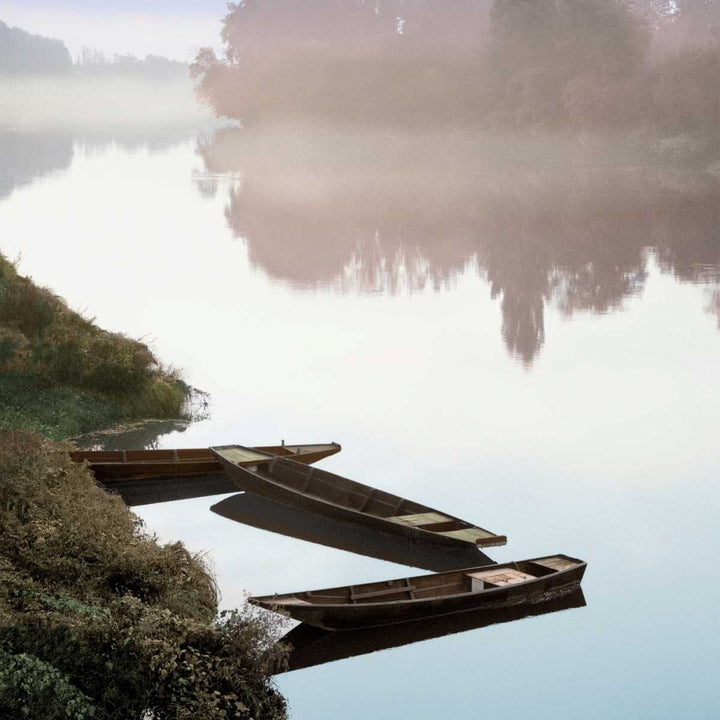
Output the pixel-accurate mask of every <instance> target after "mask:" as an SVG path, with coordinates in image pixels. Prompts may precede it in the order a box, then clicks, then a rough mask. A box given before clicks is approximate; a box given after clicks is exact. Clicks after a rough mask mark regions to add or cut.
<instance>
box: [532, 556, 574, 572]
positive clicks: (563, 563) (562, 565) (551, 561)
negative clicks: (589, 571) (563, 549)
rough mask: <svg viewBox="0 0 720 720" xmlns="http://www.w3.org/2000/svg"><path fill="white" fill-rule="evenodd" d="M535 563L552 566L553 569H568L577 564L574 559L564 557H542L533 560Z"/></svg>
mask: <svg viewBox="0 0 720 720" xmlns="http://www.w3.org/2000/svg"><path fill="white" fill-rule="evenodd" d="M533 563H534V564H535V565H540V566H541V567H546V568H550V569H551V570H566V569H567V568H571V567H574V566H575V565H577V563H576V562H575V561H574V560H570V559H569V558H564V557H547V558H540V559H539V560H533Z"/></svg>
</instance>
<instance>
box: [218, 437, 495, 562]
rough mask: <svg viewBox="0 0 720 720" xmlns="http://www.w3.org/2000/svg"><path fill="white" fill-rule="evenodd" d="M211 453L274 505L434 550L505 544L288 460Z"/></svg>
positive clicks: (242, 451) (236, 450)
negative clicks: (323, 516) (433, 546)
mask: <svg viewBox="0 0 720 720" xmlns="http://www.w3.org/2000/svg"><path fill="white" fill-rule="evenodd" d="M211 449H212V451H213V452H214V453H215V454H216V455H217V457H218V459H219V460H220V462H221V463H222V465H223V467H224V468H225V470H226V472H227V473H228V475H230V476H231V477H234V478H235V479H236V481H237V483H238V485H239V486H241V487H243V488H244V489H245V490H247V491H249V492H251V493H255V494H256V495H262V496H263V497H267V498H270V499H271V500H275V501H276V502H280V503H283V504H286V505H290V506H292V507H297V508H300V509H302V510H308V511H310V512H313V513H318V514H320V515H325V516H328V517H331V518H334V519H336V520H341V521H344V522H352V523H356V524H359V525H365V526H367V527H371V528H375V529H376V530H379V531H382V532H386V533H389V534H391V535H400V536H404V537H406V538H409V539H411V540H413V541H415V542H418V543H431V544H433V545H435V546H437V547H443V546H444V547H449V548H458V547H468V546H475V547H488V546H491V545H504V544H505V543H506V542H507V538H506V537H505V536H504V535H496V534H495V533H492V532H490V531H489V530H485V529H484V528H480V527H477V526H475V525H472V524H471V523H469V522H467V521H466V520H460V519H459V518H456V517H454V516H452V515H448V514H447V513H441V512H439V511H438V510H435V509H433V508H431V507H427V506H426V505H421V504H420V503H416V502H413V501H411V500H406V499H405V498H401V497H399V496H397V495H393V494H391V493H388V492H385V491H383V490H378V489H377V488H373V487H370V486H369V485H363V484H362V483H359V482H355V481H354V480H348V479H347V478H344V477H341V476H340V475H334V474H333V473H329V472H326V471H324V470H319V469H318V468H308V467H305V466H303V465H301V464H300V463H297V462H294V461H293V460H290V459H288V458H284V457H273V456H270V455H268V454H267V453H263V452H258V451H257V450H253V448H244V447H242V446H239V445H228V446H224V447H213V448H211ZM253 453H254V455H253ZM252 457H255V459H256V462H254V463H253V462H252V460H251V458H252Z"/></svg>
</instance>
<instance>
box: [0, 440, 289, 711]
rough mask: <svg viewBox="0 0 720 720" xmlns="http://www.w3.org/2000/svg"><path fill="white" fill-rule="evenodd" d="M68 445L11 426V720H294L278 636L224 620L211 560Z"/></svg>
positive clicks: (0, 670) (263, 626)
mask: <svg viewBox="0 0 720 720" xmlns="http://www.w3.org/2000/svg"><path fill="white" fill-rule="evenodd" d="M62 450H63V446H60V445H57V444H54V443H51V442H49V441H47V440H43V439H41V438H40V437H38V436H37V435H31V434H29V433H13V432H9V431H1V430H0V526H2V527H3V533H2V535H0V715H2V716H3V717H4V716H5V715H7V716H8V717H15V716H18V717H20V716H22V714H21V713H18V712H16V710H15V708H18V707H28V708H31V709H32V708H35V707H41V706H42V703H46V706H47V707H48V708H49V709H50V710H49V713H55V714H54V715H53V714H43V712H44V711H40V712H37V713H36V714H35V715H34V716H35V717H43V718H45V717H52V718H54V717H58V718H61V717H63V718H64V717H72V718H75V717H93V718H97V719H98V720H105V719H106V718H107V719H110V718H113V719H114V718H118V719H120V718H122V719H123V720H124V719H125V718H140V717H142V716H143V714H144V713H145V714H148V713H150V714H151V716H152V717H153V718H155V719H156V720H164V719H165V718H167V719H168V720H169V719H170V718H172V719H173V720H178V719H184V718H187V719H188V720H189V719H190V718H203V720H205V719H207V720H225V719H226V718H270V719H275V718H278V719H280V718H284V717H285V702H284V700H283V698H282V697H281V696H280V695H279V694H278V693H277V691H276V690H275V688H274V687H273V685H272V682H271V676H272V673H273V672H275V671H276V670H277V669H279V667H281V665H282V662H283V659H284V657H285V651H284V649H283V648H282V647H281V646H278V645H276V644H275V642H274V640H275V635H276V634H277V628H274V627H273V626H272V625H268V624H267V622H265V621H263V620H261V619H260V617H258V616H256V615H254V614H251V613H249V612H242V613H237V612H233V613H227V614H224V615H222V616H220V617H217V595H216V588H215V583H214V580H213V578H212V577H211V575H210V574H209V573H208V571H207V569H206V567H205V565H204V563H203V562H202V559H201V558H199V557H197V556H194V555H193V554H191V553H190V552H188V550H187V549H186V548H185V547H184V546H183V545H182V544H181V543H173V544H170V545H166V546H160V545H158V543H157V542H156V540H155V539H154V538H153V537H152V536H150V535H148V534H147V533H146V532H144V530H143V528H142V526H141V524H140V522H139V521H138V520H137V518H136V517H135V516H133V515H132V514H131V513H130V512H129V511H128V509H127V508H126V507H125V506H124V505H123V504H122V502H121V501H120V499H119V498H117V497H112V496H110V495H108V494H106V493H105V492H104V491H102V490H101V489H100V488H98V487H97V486H96V484H95V482H94V479H93V478H92V476H91V475H90V474H89V473H88V472H87V471H86V470H85V469H84V468H83V467H82V466H79V465H77V464H74V463H72V462H70V460H69V458H68V456H67V454H66V453H64V452H62ZM2 711H5V714H3V713H2ZM63 712H65V713H66V714H65V715H63V714H62V713H63ZM67 713H75V714H74V715H73V714H67ZM30 716H31V717H32V716H33V715H30Z"/></svg>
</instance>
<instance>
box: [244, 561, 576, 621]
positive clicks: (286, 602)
mask: <svg viewBox="0 0 720 720" xmlns="http://www.w3.org/2000/svg"><path fill="white" fill-rule="evenodd" d="M563 557H564V556H563ZM524 562H525V563H529V562H532V561H524ZM503 568H504V566H496V569H495V570H492V569H489V568H488V566H481V567H478V568H470V569H466V570H463V571H459V572H456V573H437V574H435V575H430V576H421V577H420V578H408V579H406V580H404V581H400V580H395V581H388V583H387V584H388V585H389V586H393V585H394V584H397V583H401V582H405V583H406V586H405V587H406V588H407V592H409V589H410V588H411V587H412V586H413V585H414V584H415V583H416V582H417V584H418V586H419V587H418V589H420V590H422V588H421V583H420V582H418V581H427V580H429V579H433V581H434V580H435V579H436V578H437V579H438V581H441V580H442V579H443V578H445V577H452V578H453V579H456V578H457V577H458V576H462V577H463V578H469V577H471V575H472V574H473V573H479V574H484V575H486V574H487V573H488V572H496V573H498V572H503ZM585 568H586V564H585V563H584V562H582V561H579V560H574V559H573V565H572V566H571V567H568V568H567V569H564V570H560V571H557V572H551V573H549V574H546V575H543V576H541V577H534V578H532V579H531V580H526V581H522V582H517V583H515V584H508V585H504V586H502V587H494V588H492V589H485V590H482V591H477V592H470V591H465V592H458V593H454V594H451V595H442V596H435V597H426V598H421V599H406V600H397V599H396V600H391V601H385V602H383V601H379V602H362V601H361V602H357V603H356V604H355V603H352V604H351V603H348V602H329V603H323V602H321V601H319V600H318V598H321V597H323V593H328V592H337V589H335V590H330V591H323V590H318V591H312V592H306V593H298V594H296V595H280V596H276V597H269V596H268V597H261V598H250V601H251V602H253V603H254V604H256V605H259V606H261V607H264V608H266V609H271V610H276V611H278V612H283V613H288V614H289V615H290V616H291V617H293V618H294V619H296V620H300V621H301V622H304V623H307V624H308V625H314V626H316V627H320V628H324V629H326V630H349V629H354V628H364V627H375V626H381V625H392V624H395V623H404V622H408V621H413V620H422V619H429V618H433V617H441V616H445V615H453V614H455V613H464V612H471V611H480V610H483V609H487V610H496V609H498V608H503V607H510V606H514V605H516V604H522V603H527V602H537V601H538V599H542V598H543V597H544V596H547V597H551V596H552V594H553V593H554V592H556V591H559V590H570V589H573V588H575V587H577V586H579V585H580V582H581V581H582V578H583V575H584V573H585ZM378 585H380V584H379V583H376V584H373V585H372V587H377V586H378ZM364 587H365V586H357V587H355V588H353V587H352V586H349V591H350V592H351V593H353V592H358V591H360V592H359V594H358V595H356V597H357V598H363V597H367V596H368V595H373V594H374V595H378V596H379V595H382V594H383V593H393V592H394V593H397V594H400V593H401V592H403V591H405V588H404V587H403V586H402V585H398V586H397V590H394V589H393V588H392V587H390V589H388V590H379V591H378V590H376V591H375V592H374V593H365V595H363V594H362V590H363V588H364ZM310 596H312V597H313V599H312V602H309V601H307V600H304V599H302V598H303V597H308V598H309V597H310Z"/></svg>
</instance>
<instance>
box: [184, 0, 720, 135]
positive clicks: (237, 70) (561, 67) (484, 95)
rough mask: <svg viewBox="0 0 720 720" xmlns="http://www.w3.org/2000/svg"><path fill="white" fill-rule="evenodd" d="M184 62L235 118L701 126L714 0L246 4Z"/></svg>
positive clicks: (709, 77) (706, 106)
mask: <svg viewBox="0 0 720 720" xmlns="http://www.w3.org/2000/svg"><path fill="white" fill-rule="evenodd" d="M222 40H223V42H224V47H225V55H224V57H222V58H220V59H218V58H217V57H216V56H215V54H214V52H213V51H212V50H210V49H204V50H202V51H201V52H200V53H199V54H198V56H197V58H196V61H195V63H194V64H193V65H192V66H191V70H192V72H193V74H194V76H195V77H196V78H199V80H200V82H199V92H200V95H201V97H203V98H204V99H205V100H206V101H207V102H208V103H209V104H211V105H212V106H213V107H214V108H215V110H216V111H217V112H218V113H219V114H221V115H225V116H228V117H232V118H236V119H242V120H243V121H244V122H245V123H248V124H249V123H252V122H261V121H263V120H273V119H275V118H283V119H288V118H293V117H298V118H308V117H311V118H312V117H314V118H319V119H326V120H330V121H351V122H352V121H358V122H373V121H377V122H382V123H391V124H392V123H399V124H403V125H406V126H407V125H413V124H416V123H422V124H424V123H428V122H430V123H432V122H445V123H456V124H457V123H460V124H481V125H482V126H484V127H488V128H500V129H507V128H523V129H527V128H532V129H538V130H552V129H567V128H576V129H603V128H608V129H618V128H625V129H626V128H628V127H633V128H636V127H650V128H652V129H656V130H658V131H660V132H662V133H665V134H676V133H682V132H691V133H696V134H697V133H700V134H703V133H706V134H710V135H712V134H714V128H716V127H717V123H718V120H719V119H720V115H719V109H718V104H719V97H720V83H719V77H720V0H637V1H636V2H631V0H375V1H373V2H370V1H369V0H244V1H243V2H240V3H238V4H236V5H231V6H230V11H229V13H228V15H227V16H226V17H225V19H224V21H223V30H222Z"/></svg>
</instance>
